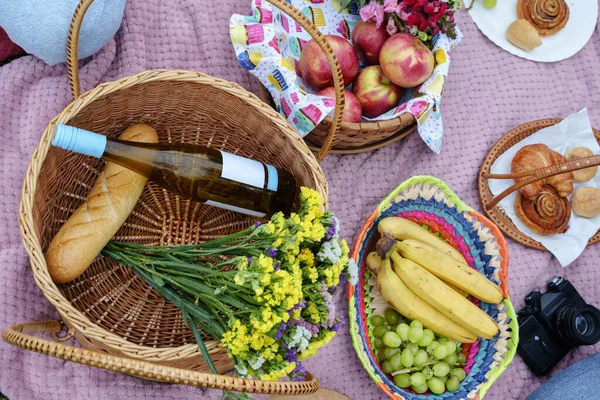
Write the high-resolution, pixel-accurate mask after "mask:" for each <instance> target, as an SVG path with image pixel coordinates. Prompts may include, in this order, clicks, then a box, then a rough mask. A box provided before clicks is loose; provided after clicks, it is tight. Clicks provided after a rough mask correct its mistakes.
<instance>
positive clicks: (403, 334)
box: [396, 323, 410, 342]
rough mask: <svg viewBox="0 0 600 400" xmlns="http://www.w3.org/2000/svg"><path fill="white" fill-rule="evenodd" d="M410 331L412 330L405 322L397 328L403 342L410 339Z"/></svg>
mask: <svg viewBox="0 0 600 400" xmlns="http://www.w3.org/2000/svg"><path fill="white" fill-rule="evenodd" d="M408 331H410V327H409V326H408V325H406V324H404V323H402V324H400V325H398V327H397V328H396V333H397V334H398V336H400V339H402V341H403V342H405V341H407V340H408Z"/></svg>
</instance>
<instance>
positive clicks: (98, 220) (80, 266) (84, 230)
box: [46, 124, 158, 283]
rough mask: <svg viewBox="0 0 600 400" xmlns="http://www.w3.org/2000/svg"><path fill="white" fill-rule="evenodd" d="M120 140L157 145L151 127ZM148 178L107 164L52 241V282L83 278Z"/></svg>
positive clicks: (138, 127) (48, 260) (138, 128)
mask: <svg viewBox="0 0 600 400" xmlns="http://www.w3.org/2000/svg"><path fill="white" fill-rule="evenodd" d="M119 139H122V140H128V141H133V142H146V143H157V142H158V135H157V134H156V131H155V130H154V129H153V128H152V127H151V126H149V125H144V124H139V125H133V126H130V127H129V128H127V129H126V130H125V131H123V133H122V134H121V136H120V137H119ZM146 180H147V179H146V178H145V177H144V176H142V175H139V174H137V173H135V172H133V171H131V170H129V169H127V168H124V167H121V166H119V165H117V164H113V163H110V162H109V163H107V164H106V167H105V168H104V170H103V171H102V172H101V173H100V175H99V176H98V179H97V180H96V183H95V184H94V186H93V187H92V190H91V191H90V193H89V195H88V198H87V200H86V201H85V202H84V203H83V204H82V205H81V206H80V207H79V208H78V209H77V210H75V212H73V214H72V215H71V216H70V217H69V219H68V220H67V221H66V222H65V223H64V224H63V226H62V227H61V228H60V229H59V231H58V233H57V234H56V236H54V238H53V239H52V242H50V245H49V246H48V250H47V252H46V264H47V266H48V272H49V273H50V276H51V277H52V280H53V281H54V282H56V283H66V282H69V281H72V280H73V279H75V278H77V277H78V276H80V275H81V274H82V273H83V272H84V271H85V270H86V269H87V268H88V267H89V266H90V264H91V263H92V262H93V261H94V259H95V258H96V256H98V254H99V253H100V251H101V250H102V249H103V248H104V246H106V244H107V243H108V242H109V241H110V239H111V238H112V237H113V236H114V235H115V233H117V231H118V230H119V228H120V227H121V225H122V224H123V223H124V222H125V220H126V219H127V217H128V216H129V214H130V213H131V211H133V208H134V207H135V204H136V202H137V201H138V199H139V198H140V196H141V194H142V190H143V189H144V185H145V184H146Z"/></svg>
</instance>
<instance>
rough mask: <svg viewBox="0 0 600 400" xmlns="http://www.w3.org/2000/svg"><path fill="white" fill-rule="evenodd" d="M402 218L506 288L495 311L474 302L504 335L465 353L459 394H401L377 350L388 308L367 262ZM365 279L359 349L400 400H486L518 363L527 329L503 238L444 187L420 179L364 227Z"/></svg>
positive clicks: (358, 246)
mask: <svg viewBox="0 0 600 400" xmlns="http://www.w3.org/2000/svg"><path fill="white" fill-rule="evenodd" d="M391 216H399V217H403V218H407V219H410V220H412V221H414V222H416V223H418V224H420V225H422V226H427V228H428V229H429V230H431V231H432V232H433V233H436V234H438V235H439V236H441V237H442V238H443V239H444V240H446V241H448V243H450V244H451V245H452V246H454V247H455V248H456V249H457V250H459V251H460V252H461V253H462V255H463V256H464V257H465V259H466V260H467V262H468V263H469V265H470V266H471V267H473V268H475V269H476V270H478V271H479V272H481V273H482V274H484V275H485V276H487V278H488V279H490V280H491V281H492V282H494V283H496V284H498V285H500V288H501V290H502V293H503V294H504V300H503V301H502V302H501V303H500V304H488V303H485V302H482V301H480V300H478V299H471V301H473V302H474V303H475V304H476V305H477V306H478V307H480V308H481V309H482V310H483V311H485V312H486V313H487V314H488V315H489V316H490V317H492V318H493V319H494V321H495V322H496V323H497V325H498V327H499V330H500V331H499V333H498V335H497V336H496V337H495V338H493V339H491V340H488V339H483V338H479V339H478V340H477V341H476V342H474V343H471V344H465V345H463V349H462V352H463V353H464V354H465V356H466V359H467V361H466V363H465V372H466V373H467V375H466V377H465V379H464V380H463V381H462V382H461V384H460V387H459V388H458V390H457V391H455V392H445V393H443V394H441V395H433V394H431V393H428V394H424V395H419V394H416V393H415V392H413V391H411V390H409V389H401V388H400V387H398V386H397V385H396V384H395V383H394V381H393V380H392V379H390V376H389V375H388V374H386V373H385V372H384V371H383V369H382V366H381V363H380V361H379V359H378V357H377V350H376V348H375V346H374V344H373V343H374V336H373V326H372V324H371V322H370V317H371V315H372V314H383V312H384V310H385V309H386V308H388V307H389V306H388V304H387V302H386V301H385V300H384V299H383V297H382V296H381V294H380V293H379V289H378V288H377V285H376V279H375V278H374V277H373V276H372V275H371V273H370V272H369V270H368V268H367V266H366V263H365V260H366V257H367V254H369V252H371V251H373V250H374V248H375V242H376V241H377V239H378V237H379V233H378V231H377V225H378V223H379V221H380V220H381V219H383V218H386V217H391ZM352 258H354V259H355V260H356V263H357V265H358V268H359V270H358V276H359V279H358V281H357V282H355V283H354V284H353V285H350V286H349V287H348V301H349V306H348V313H349V321H350V335H351V336H352V343H353V345H354V349H355V350H356V353H357V355H358V358H359V359H360V361H361V362H362V364H363V366H364V368H365V370H366V371H367V372H368V374H369V376H370V377H371V378H372V379H373V381H374V382H375V383H376V384H377V386H379V388H380V389H381V390H382V391H383V392H385V393H386V394H387V395H388V396H389V397H390V398H392V399H405V400H418V399H428V398H429V399H481V398H483V397H484V396H485V394H486V392H487V391H488V390H489V388H490V387H491V386H492V384H493V383H494V382H495V381H496V380H497V379H498V378H499V377H500V376H501V375H502V373H503V372H504V371H505V370H506V368H507V367H508V366H509V365H510V363H511V362H512V360H513V358H514V356H515V353H516V351H517V346H518V343H519V325H518V322H517V318H516V314H515V310H514V308H513V305H512V303H511V301H510V296H509V293H508V249H507V247H506V241H505V240H504V237H503V236H502V233H501V232H500V230H499V229H498V227H496V225H494V223H493V222H491V221H490V220H489V219H487V218H486V217H484V216H483V215H482V214H480V213H478V212H476V211H474V210H473V209H471V208H470V207H469V206H468V205H466V204H465V203H463V202H462V201H461V200H460V199H459V198H458V196H457V195H456V194H455V193H454V192H452V190H451V189H450V188H449V187H448V186H447V185H446V184H445V183H444V182H443V181H441V180H440V179H437V178H434V177H432V176H414V177H412V178H410V179H408V180H407V181H405V182H403V183H401V184H400V185H399V186H398V187H397V188H396V189H394V191H393V192H392V193H390V194H389V195H388V196H387V197H386V198H385V199H384V200H383V201H382V202H381V203H380V204H379V206H377V208H376V209H375V210H374V211H373V213H372V214H371V215H370V216H369V217H368V218H367V220H366V221H365V224H364V225H363V227H362V229H361V231H360V233H359V234H358V238H357V239H356V243H355V246H354V250H353V252H352Z"/></svg>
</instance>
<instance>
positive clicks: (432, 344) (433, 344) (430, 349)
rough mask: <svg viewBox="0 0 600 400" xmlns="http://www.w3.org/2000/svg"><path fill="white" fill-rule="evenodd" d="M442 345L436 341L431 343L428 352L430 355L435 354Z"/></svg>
mask: <svg viewBox="0 0 600 400" xmlns="http://www.w3.org/2000/svg"><path fill="white" fill-rule="evenodd" d="M439 345H440V344H439V343H438V342H436V341H435V340H434V341H433V342H431V343H429V344H428V345H427V352H428V353H429V354H433V351H434V350H435V348H436V347H438V346H439Z"/></svg>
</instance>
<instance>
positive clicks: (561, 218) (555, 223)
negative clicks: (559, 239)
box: [515, 185, 571, 236]
mask: <svg viewBox="0 0 600 400" xmlns="http://www.w3.org/2000/svg"><path fill="white" fill-rule="evenodd" d="M515 213H516V214H517V216H518V217H519V218H520V219H521V221H523V223H524V224H525V225H527V227H528V228H529V229H531V230H532V231H534V232H535V233H537V234H538V235H543V236H548V235H554V234H556V233H563V232H565V231H566V230H567V228H568V226H569V219H570V218H571V203H569V199H567V198H566V197H561V196H559V195H558V192H557V191H556V189H555V188H554V187H552V186H550V185H545V186H544V187H542V189H541V190H540V192H539V193H538V195H537V196H536V197H535V198H534V199H532V200H530V199H528V198H526V197H525V196H523V194H522V193H521V192H519V194H518V195H517V199H516V200H515Z"/></svg>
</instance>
